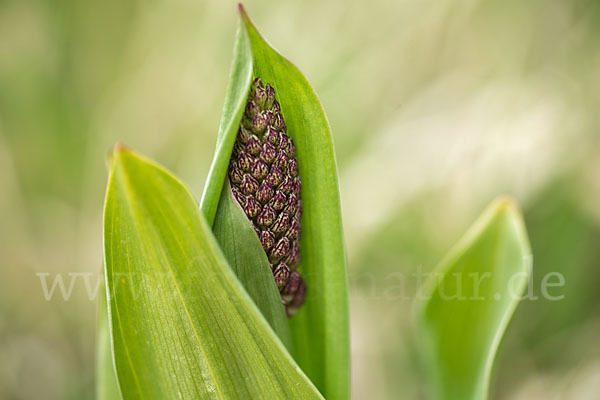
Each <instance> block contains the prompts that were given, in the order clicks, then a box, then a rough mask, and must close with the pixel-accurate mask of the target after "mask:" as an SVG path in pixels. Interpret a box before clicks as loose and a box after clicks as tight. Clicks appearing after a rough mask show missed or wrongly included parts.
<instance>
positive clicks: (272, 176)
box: [265, 167, 283, 187]
mask: <svg viewBox="0 0 600 400" xmlns="http://www.w3.org/2000/svg"><path fill="white" fill-rule="evenodd" d="M282 180H283V172H281V171H280V170H278V169H277V168H276V167H272V168H271V172H269V175H267V177H266V178H265V182H267V184H269V185H270V186H271V187H277V186H279V184H280V183H281V181H282Z"/></svg>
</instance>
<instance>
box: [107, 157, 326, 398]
mask: <svg viewBox="0 0 600 400" xmlns="http://www.w3.org/2000/svg"><path fill="white" fill-rule="evenodd" d="M104 251H105V263H106V265H105V272H106V283H107V295H108V297H109V299H110V301H109V321H110V326H111V334H112V343H113V354H114V359H115V365H116V371H117V377H118V380H119V385H120V387H121V391H122V394H123V397H124V398H126V399H135V398H156V399H175V398H183V399H199V398H202V399H208V398H233V399H248V398H269V399H270V398H292V397H293V398H306V399H314V398H321V397H320V395H319V393H318V391H317V390H316V389H315V387H314V386H313V385H312V384H311V382H310V381H309V380H308V379H307V378H306V377H305V376H304V374H303V373H302V371H301V370H300V369H299V368H298V367H297V365H296V364H295V363H294V361H293V360H292V359H291V357H290V356H289V354H288V352H287V351H286V350H285V348H284V346H283V345H282V344H281V342H280V341H279V340H278V339H277V337H276V336H275V334H274V333H273V331H272V330H271V328H270V327H269V326H268V324H267V323H266V321H265V320H264V318H263V317H262V315H261V314H260V312H259V311H258V310H257V309H256V306H255V305H254V303H253V302H252V301H251V300H250V298H249V296H248V295H247V293H246V292H245V291H244V289H243V288H242V286H241V285H240V283H239V281H238V280H237V278H236V277H235V275H234V274H233V272H232V271H231V269H230V267H229V266H228V265H227V264H226V261H225V260H224V258H223V256H222V254H221V252H220V250H219V248H218V246H217V244H216V242H215V240H214V238H213V236H212V233H211V231H210V228H209V227H208V224H207V223H206V221H205V219H204V217H203V215H202V214H201V213H200V211H199V210H198V207H197V205H196V202H195V201H194V199H193V197H192V195H191V194H190V192H189V191H188V189H187V188H186V187H185V186H184V185H183V184H182V183H181V182H180V181H178V180H177V179H175V178H174V177H173V176H172V175H170V174H169V173H168V172H166V171H165V170H163V169H161V168H159V167H158V166H156V165H155V164H153V163H151V162H149V161H147V160H144V159H142V158H140V157H139V156H137V155H136V154H134V153H132V152H130V151H129V150H126V149H124V148H123V147H118V148H117V149H116V151H115V154H114V156H113V161H112V169H111V174H110V178H109V184H108V190H107V195H106V203H105V213H104Z"/></svg>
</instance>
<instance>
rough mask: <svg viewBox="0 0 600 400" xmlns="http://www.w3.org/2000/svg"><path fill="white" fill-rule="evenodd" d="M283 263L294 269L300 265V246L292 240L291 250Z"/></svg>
mask: <svg viewBox="0 0 600 400" xmlns="http://www.w3.org/2000/svg"><path fill="white" fill-rule="evenodd" d="M285 262H286V263H287V264H288V265H289V266H290V267H292V268H296V267H297V266H298V264H300V245H299V244H298V241H297V240H294V242H293V243H292V248H291V249H290V253H289V254H288V256H287V258H286V259H285Z"/></svg>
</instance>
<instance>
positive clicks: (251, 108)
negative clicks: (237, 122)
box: [245, 100, 260, 119]
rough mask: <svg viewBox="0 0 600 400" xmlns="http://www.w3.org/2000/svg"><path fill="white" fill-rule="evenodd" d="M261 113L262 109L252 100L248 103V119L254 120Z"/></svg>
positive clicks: (246, 112)
mask: <svg viewBox="0 0 600 400" xmlns="http://www.w3.org/2000/svg"><path fill="white" fill-rule="evenodd" d="M259 112H260V107H259V106H258V104H256V103H255V102H253V101H252V100H250V101H249V102H248V103H246V111H245V114H246V117H248V118H250V119H252V118H254V116H255V115H256V114H258V113H259Z"/></svg>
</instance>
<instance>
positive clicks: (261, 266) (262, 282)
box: [213, 183, 291, 349]
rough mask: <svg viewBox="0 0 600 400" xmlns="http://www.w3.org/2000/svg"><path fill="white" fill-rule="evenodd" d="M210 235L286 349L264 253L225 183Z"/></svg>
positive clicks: (283, 317) (285, 329)
mask: <svg viewBox="0 0 600 400" xmlns="http://www.w3.org/2000/svg"><path fill="white" fill-rule="evenodd" d="M213 232H214V234H215V239H217V241H218V242H219V246H220V247H221V250H222V251H223V254H224V255H225V258H227V260H229V265H230V266H231V268H232V269H233V271H234V272H235V274H236V275H237V277H238V279H239V280H240V282H241V283H242V284H243V285H244V288H245V289H246V291H247V292H248V294H249V295H250V297H251V298H252V300H254V303H255V304H256V306H257V307H258V309H259V310H260V312H261V313H262V314H263V316H264V317H265V319H266V320H267V321H268V322H269V324H270V325H271V327H272V328H273V330H274V331H275V333H277V336H279V339H281V341H282V342H283V343H284V344H285V345H286V347H287V348H288V349H289V348H290V346H291V339H290V329H289V326H288V323H287V317H286V315H285V311H284V309H283V307H282V305H281V297H280V296H279V290H278V289H277V285H275V280H274V279H273V272H271V268H270V267H269V260H268V259H267V254H266V253H265V251H264V250H263V247H262V245H261V244H260V240H259V238H258V236H257V235H256V232H255V231H254V228H253V227H252V225H251V224H250V222H249V221H248V217H246V214H245V213H244V210H242V208H241V207H240V206H239V204H238V202H237V201H236V200H235V198H234V197H233V194H232V193H231V189H230V188H229V184H228V183H226V184H225V185H223V193H222V194H221V200H220V202H219V208H218V209H217V214H216V217H215V223H214V225H213Z"/></svg>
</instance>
